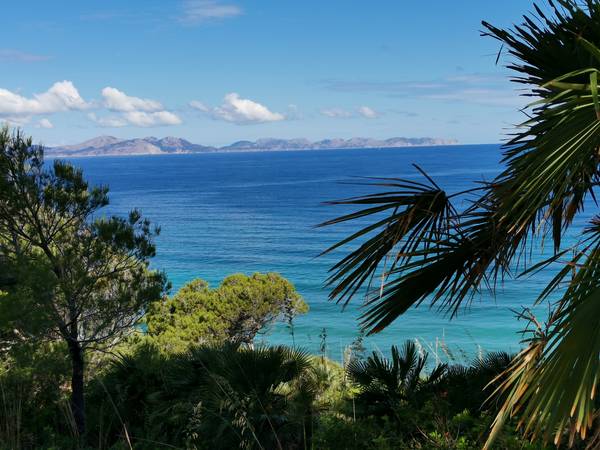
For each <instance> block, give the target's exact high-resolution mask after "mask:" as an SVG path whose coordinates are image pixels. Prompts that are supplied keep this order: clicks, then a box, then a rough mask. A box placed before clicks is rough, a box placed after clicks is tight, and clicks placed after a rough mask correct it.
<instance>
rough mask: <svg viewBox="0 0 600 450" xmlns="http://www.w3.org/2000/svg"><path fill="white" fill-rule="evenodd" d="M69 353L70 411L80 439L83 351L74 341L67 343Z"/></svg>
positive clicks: (83, 415) (82, 429)
mask: <svg viewBox="0 0 600 450" xmlns="http://www.w3.org/2000/svg"><path fill="white" fill-rule="evenodd" d="M69 353H70V355H71V364H72V369H73V370H72V373H71V410H72V411H73V418H74V419H75V427H76V429H77V433H78V434H79V437H80V438H81V437H83V435H84V434H85V399H84V396H83V390H84V389H83V371H84V359H83V349H82V348H81V345H80V344H79V342H77V341H76V340H73V341H70V342H69Z"/></svg>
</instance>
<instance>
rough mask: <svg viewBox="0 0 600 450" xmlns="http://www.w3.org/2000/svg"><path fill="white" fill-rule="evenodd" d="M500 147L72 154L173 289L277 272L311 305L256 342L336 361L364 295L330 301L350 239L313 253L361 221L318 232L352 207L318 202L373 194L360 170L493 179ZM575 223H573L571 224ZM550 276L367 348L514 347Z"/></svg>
mask: <svg viewBox="0 0 600 450" xmlns="http://www.w3.org/2000/svg"><path fill="white" fill-rule="evenodd" d="M501 157H502V155H501V147H500V146H499V145H455V146H445V147H408V148H397V149H355V150H352V149H350V150H318V151H317V150H314V151H313V150H311V151H268V152H245V153H207V154H180V155H158V156H121V157H90V158H77V159H73V160H72V162H73V163H74V164H75V165H76V166H78V167H81V168H82V169H83V170H84V174H85V176H86V177H87V178H88V179H89V180H90V181H91V182H92V183H93V184H102V185H108V186H109V187H110V205H109V206H108V207H107V208H105V209H104V212H103V214H107V215H108V214H116V215H125V214H127V212H128V211H130V210H131V209H133V208H137V209H140V210H141V211H142V213H143V214H144V216H146V217H148V218H149V219H150V220H151V221H152V222H153V223H154V224H156V225H159V226H160V228H161V233H160V236H159V237H158V238H157V255H156V257H155V258H154V259H153V261H152V266H153V267H154V268H157V269H161V270H164V271H165V272H166V273H167V275H168V278H169V280H170V281H171V283H172V290H171V292H172V293H173V292H176V290H177V289H178V288H180V287H181V286H183V285H184V284H185V283H187V282H189V281H191V280H193V279H195V278H202V279H204V280H207V281H208V282H209V283H210V285H211V286H213V287H216V286H218V284H219V283H220V281H221V280H222V279H223V278H224V277H226V276H227V275H230V274H233V273H245V274H252V273H254V272H277V273H280V274H281V275H282V276H284V277H285V278H287V279H289V280H290V281H291V282H292V283H293V284H294V285H295V287H296V289H297V290H298V292H299V293H300V294H301V295H302V296H303V297H304V299H305V301H306V302H307V303H308V304H309V307H310V311H309V312H308V313H307V314H305V315H303V316H300V317H297V318H296V320H295V322H294V329H293V333H292V330H291V329H290V328H289V327H288V326H287V325H286V324H283V323H280V324H275V325H274V326H271V327H269V329H267V330H264V332H263V333H261V335H260V336H259V337H258V338H257V341H258V342H259V343H267V344H286V345H295V346H297V347H300V348H303V349H306V350H307V351H309V352H312V353H315V354H318V353H319V352H324V353H326V354H327V355H328V356H329V357H331V358H333V359H336V360H338V361H339V360H342V359H343V358H344V355H345V354H346V355H347V351H348V348H349V347H350V346H352V345H354V347H357V338H359V337H360V336H361V334H360V328H359V320H358V319H359V317H360V315H361V313H362V312H364V310H363V308H362V302H363V300H364V297H363V296H361V295H359V296H357V297H356V298H354V299H353V301H352V302H350V304H349V305H347V306H346V307H344V305H340V304H337V303H335V302H332V301H329V300H328V294H329V289H328V288H327V287H326V285H325V282H326V279H327V277H328V270H329V269H330V268H331V266H332V265H333V264H334V263H335V262H336V261H338V260H339V259H340V258H341V257H342V256H343V255H345V254H347V253H348V252H349V251H350V250H351V249H352V248H354V247H353V246H352V245H350V246H347V247H345V248H343V249H342V250H340V251H337V252H334V253H331V254H327V255H324V256H319V254H320V253H321V252H323V250H325V249H326V248H328V247H329V246H330V245H332V244H333V243H335V242H337V241H339V240H341V239H342V238H344V237H346V236H348V235H349V234H350V233H352V232H354V231H356V230H358V228H359V227H360V226H361V225H365V224H366V222H364V221H363V222H356V223H352V222H350V223H344V224H341V225H337V226H331V227H324V228H320V227H317V225H318V224H320V223H322V222H324V221H326V220H328V219H331V218H334V217H337V216H339V215H341V214H344V213H347V212H349V211H351V210H353V209H352V208H348V207H346V206H336V205H330V204H327V203H326V202H328V201H331V200H339V199H344V198H348V197H353V196H357V195H362V194H368V193H374V192H377V191H378V189H379V190H381V187H379V188H377V187H373V186H368V185H367V184H366V183H368V182H369V180H367V179H366V177H395V178H408V179H414V180H419V179H422V177H421V175H420V174H419V172H418V171H417V170H416V169H415V167H414V166H413V164H417V165H418V166H419V167H421V168H422V169H423V170H425V171H426V172H427V173H428V174H429V176H430V177H431V178H433V179H434V180H435V182H436V183H437V184H439V185H440V186H442V187H443V188H444V189H446V190H447V191H449V192H457V191H461V190H464V189H468V188H470V187H473V186H474V185H475V184H474V183H477V182H481V181H490V180H492V179H493V178H494V176H495V175H497V174H498V173H499V171H500V170H501V169H502V167H503V166H502V163H501ZM575 225H576V226H577V225H578V224H575ZM551 276H552V273H550V272H546V271H542V272H541V273H539V274H537V275H536V276H533V277H521V278H516V279H507V280H505V281H504V282H503V283H501V284H500V285H499V286H497V289H496V291H495V293H492V292H490V291H489V290H487V289H485V288H483V289H482V290H481V292H480V293H478V294H476V295H475V296H474V298H473V301H472V302H470V303H469V304H468V305H465V307H463V308H462V309H461V310H460V312H459V314H458V316H456V317H454V318H452V317H450V316H449V315H448V314H447V312H445V311H439V310H438V309H436V308H433V309H432V308H430V307H429V304H428V303H427V302H425V303H423V304H422V305H421V306H419V307H417V308H413V309H411V310H410V311H408V312H407V313H406V314H405V315H404V316H402V317H400V318H399V319H397V320H396V321H395V322H394V323H393V324H392V325H391V326H389V327H388V328H386V329H385V330H384V331H382V332H380V333H379V334H376V335H373V336H368V337H365V338H364V339H363V340H362V345H363V346H364V347H365V348H366V350H367V351H378V352H383V353H388V352H389V349H390V347H391V346H392V345H401V344H402V343H403V342H404V341H405V340H413V341H415V342H417V343H418V345H419V346H420V347H421V348H422V349H423V350H424V351H427V352H429V353H430V354H432V355H433V357H434V358H435V359H436V360H444V361H448V360H450V361H459V362H465V361H467V360H469V359H471V358H474V357H478V356H481V355H483V354H485V353H487V352H492V351H508V352H517V351H518V350H519V349H520V348H521V340H522V338H523V335H522V334H521V333H520V332H521V331H522V330H523V329H524V328H525V327H526V326H527V323H526V322H524V321H523V320H518V319H517V313H518V312H519V311H521V310H522V308H523V307H528V306H531V305H532V303H533V302H534V301H535V299H536V297H537V295H538V294H539V292H540V291H541V290H542V289H543V287H544V286H545V284H546V283H547V282H548V281H549V280H550V278H551Z"/></svg>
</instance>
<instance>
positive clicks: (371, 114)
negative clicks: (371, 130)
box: [358, 106, 379, 119]
mask: <svg viewBox="0 0 600 450" xmlns="http://www.w3.org/2000/svg"><path fill="white" fill-rule="evenodd" d="M358 113H359V114H360V115H361V116H363V117H365V118H367V119H375V118H376V117H379V113H378V112H377V111H375V110H374V109H372V108H369V107H368V106H361V107H360V108H358Z"/></svg>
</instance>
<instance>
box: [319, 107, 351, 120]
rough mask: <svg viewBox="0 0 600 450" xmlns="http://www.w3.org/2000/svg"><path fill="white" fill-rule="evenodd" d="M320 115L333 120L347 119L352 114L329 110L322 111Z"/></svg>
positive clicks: (338, 109) (343, 110) (340, 109)
mask: <svg viewBox="0 0 600 450" xmlns="http://www.w3.org/2000/svg"><path fill="white" fill-rule="evenodd" d="M321 114H322V115H324V116H325V117H331V118H333V119H347V118H348V117H352V113H351V112H350V111H347V110H345V109H342V108H329V109H322V110H321Z"/></svg>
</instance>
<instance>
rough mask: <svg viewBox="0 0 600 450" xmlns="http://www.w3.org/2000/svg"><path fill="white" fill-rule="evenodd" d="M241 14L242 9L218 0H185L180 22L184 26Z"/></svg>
mask: <svg viewBox="0 0 600 450" xmlns="http://www.w3.org/2000/svg"><path fill="white" fill-rule="evenodd" d="M242 13H243V11H242V8H240V7H239V6H237V5H235V4H232V3H223V2H221V1H218V0H186V1H184V2H183V15H182V16H181V17H180V21H181V22H182V23H186V24H198V23H203V22H208V21H211V20H220V19H227V18H230V17H236V16H239V15H241V14H242Z"/></svg>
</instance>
